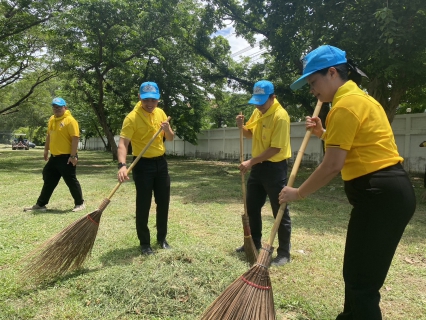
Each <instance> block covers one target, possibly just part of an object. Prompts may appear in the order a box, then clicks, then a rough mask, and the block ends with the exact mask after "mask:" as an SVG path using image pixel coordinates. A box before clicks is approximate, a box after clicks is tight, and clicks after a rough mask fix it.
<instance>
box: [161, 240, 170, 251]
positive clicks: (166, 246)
mask: <svg viewBox="0 0 426 320" xmlns="http://www.w3.org/2000/svg"><path fill="white" fill-rule="evenodd" d="M158 245H159V246H160V248H161V249H171V248H172V247H170V245H169V244H168V243H167V241H166V240H164V241H159V242H158Z"/></svg>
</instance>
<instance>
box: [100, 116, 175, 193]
mask: <svg viewBox="0 0 426 320" xmlns="http://www.w3.org/2000/svg"><path fill="white" fill-rule="evenodd" d="M170 119H171V117H167V122H170ZM161 130H163V129H162V128H161V127H160V129H158V131H157V132H156V133H155V134H154V136H153V137H152V138H151V140H149V141H148V143H147V144H146V146H145V148H143V149H142V151H141V152H140V153H139V155H138V156H137V157H136V159H135V160H133V162H132V164H131V165H130V167H129V168H128V169H127V175H128V174H129V173H130V172H131V171H132V169H133V167H134V166H135V165H136V164H137V163H138V161H139V159H140V158H142V156H143V155H144V153H145V152H146V150H148V148H149V147H150V146H151V144H152V142H153V141H154V140H155V138H157V136H158V135H159V134H160V133H161ZM122 183H123V182H118V183H117V184H116V186H115V187H114V189H112V191H111V193H110V194H109V196H108V197H107V199H108V200H111V198H112V196H113V195H114V193H115V192H116V191H117V189H118V188H119V187H120V185H121V184H122Z"/></svg>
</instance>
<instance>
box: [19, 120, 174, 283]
mask: <svg viewBox="0 0 426 320" xmlns="http://www.w3.org/2000/svg"><path fill="white" fill-rule="evenodd" d="M167 121H170V117H168V118H167ZM161 130H162V129H161V128H160V129H159V130H158V131H157V132H156V133H155V134H154V136H153V137H152V138H151V140H149V142H148V143H147V145H146V146H145V148H143V150H142V151H141V152H140V153H139V155H138V156H137V158H136V159H135V160H134V161H133V163H132V164H131V165H130V167H129V168H128V169H127V174H129V173H130V172H131V171H132V169H133V167H134V166H135V165H136V163H137V162H138V161H139V159H140V158H141V157H142V155H143V154H144V153H145V152H146V150H148V148H149V147H150V146H151V144H152V142H153V141H154V140H155V138H156V137H157V136H158V135H159V134H160V133H161ZM121 184H122V182H118V183H117V185H116V186H115V187H114V189H113V190H112V191H111V193H110V194H109V196H108V197H107V198H105V199H104V200H103V201H102V203H101V205H100V206H99V207H98V209H96V210H95V211H93V212H91V213H89V214H88V215H86V216H84V217H82V218H80V219H79V220H77V221H75V222H73V223H72V224H70V225H69V226H68V227H66V228H65V229H63V230H62V231H61V232H59V233H58V234H57V235H55V236H53V237H52V238H50V239H49V240H47V241H46V242H45V243H43V244H42V245H41V246H40V247H39V248H37V249H35V250H34V251H33V252H31V253H30V254H29V255H28V256H27V257H25V258H24V270H23V272H22V274H21V275H22V278H23V279H25V278H33V279H35V280H39V281H41V280H44V279H48V278H50V279H52V278H55V277H57V276H60V275H63V274H65V273H67V272H70V271H73V270H77V269H79V268H80V267H81V266H82V265H83V263H84V262H85V260H86V258H87V257H88V256H89V255H90V253H91V251H92V248H93V244H94V243H95V239H96V235H97V233H98V228H99V221H100V219H101V216H102V213H103V211H104V210H105V208H106V207H107V206H108V204H109V203H110V200H111V198H112V196H113V195H114V193H115V192H116V191H117V189H118V188H119V187H120V185H121Z"/></svg>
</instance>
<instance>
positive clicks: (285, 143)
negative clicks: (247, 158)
mask: <svg viewBox="0 0 426 320" xmlns="http://www.w3.org/2000/svg"><path fill="white" fill-rule="evenodd" d="M245 128H246V129H248V130H250V131H251V132H252V134H253V136H252V139H253V141H252V151H251V153H252V156H253V157H257V156H258V155H260V154H261V153H262V152H264V151H265V150H266V149H268V148H270V147H273V148H280V152H279V153H277V154H276V155H274V156H273V157H271V158H269V159H268V161H271V162H279V161H282V160H285V159H288V158H290V157H291V146H290V117H289V116H288V113H287V111H286V110H285V109H284V108H283V107H282V106H281V104H280V103H279V102H278V100H277V99H275V100H274V103H273V104H272V106H271V107H270V108H269V109H268V110H267V111H266V113H265V114H262V112H260V111H259V110H258V109H255V110H254V111H253V113H252V115H251V117H250V119H249V120H248V121H247V123H246V125H245Z"/></svg>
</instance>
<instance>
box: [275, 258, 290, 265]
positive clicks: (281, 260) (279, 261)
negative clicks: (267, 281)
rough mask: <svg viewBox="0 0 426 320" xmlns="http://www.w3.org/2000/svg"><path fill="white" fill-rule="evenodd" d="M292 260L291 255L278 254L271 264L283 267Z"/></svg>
mask: <svg viewBox="0 0 426 320" xmlns="http://www.w3.org/2000/svg"><path fill="white" fill-rule="evenodd" d="M289 262H290V257H287V256H276V257H275V258H274V259H273V260H272V262H271V266H274V267H281V266H283V265H285V264H287V263H289Z"/></svg>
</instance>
